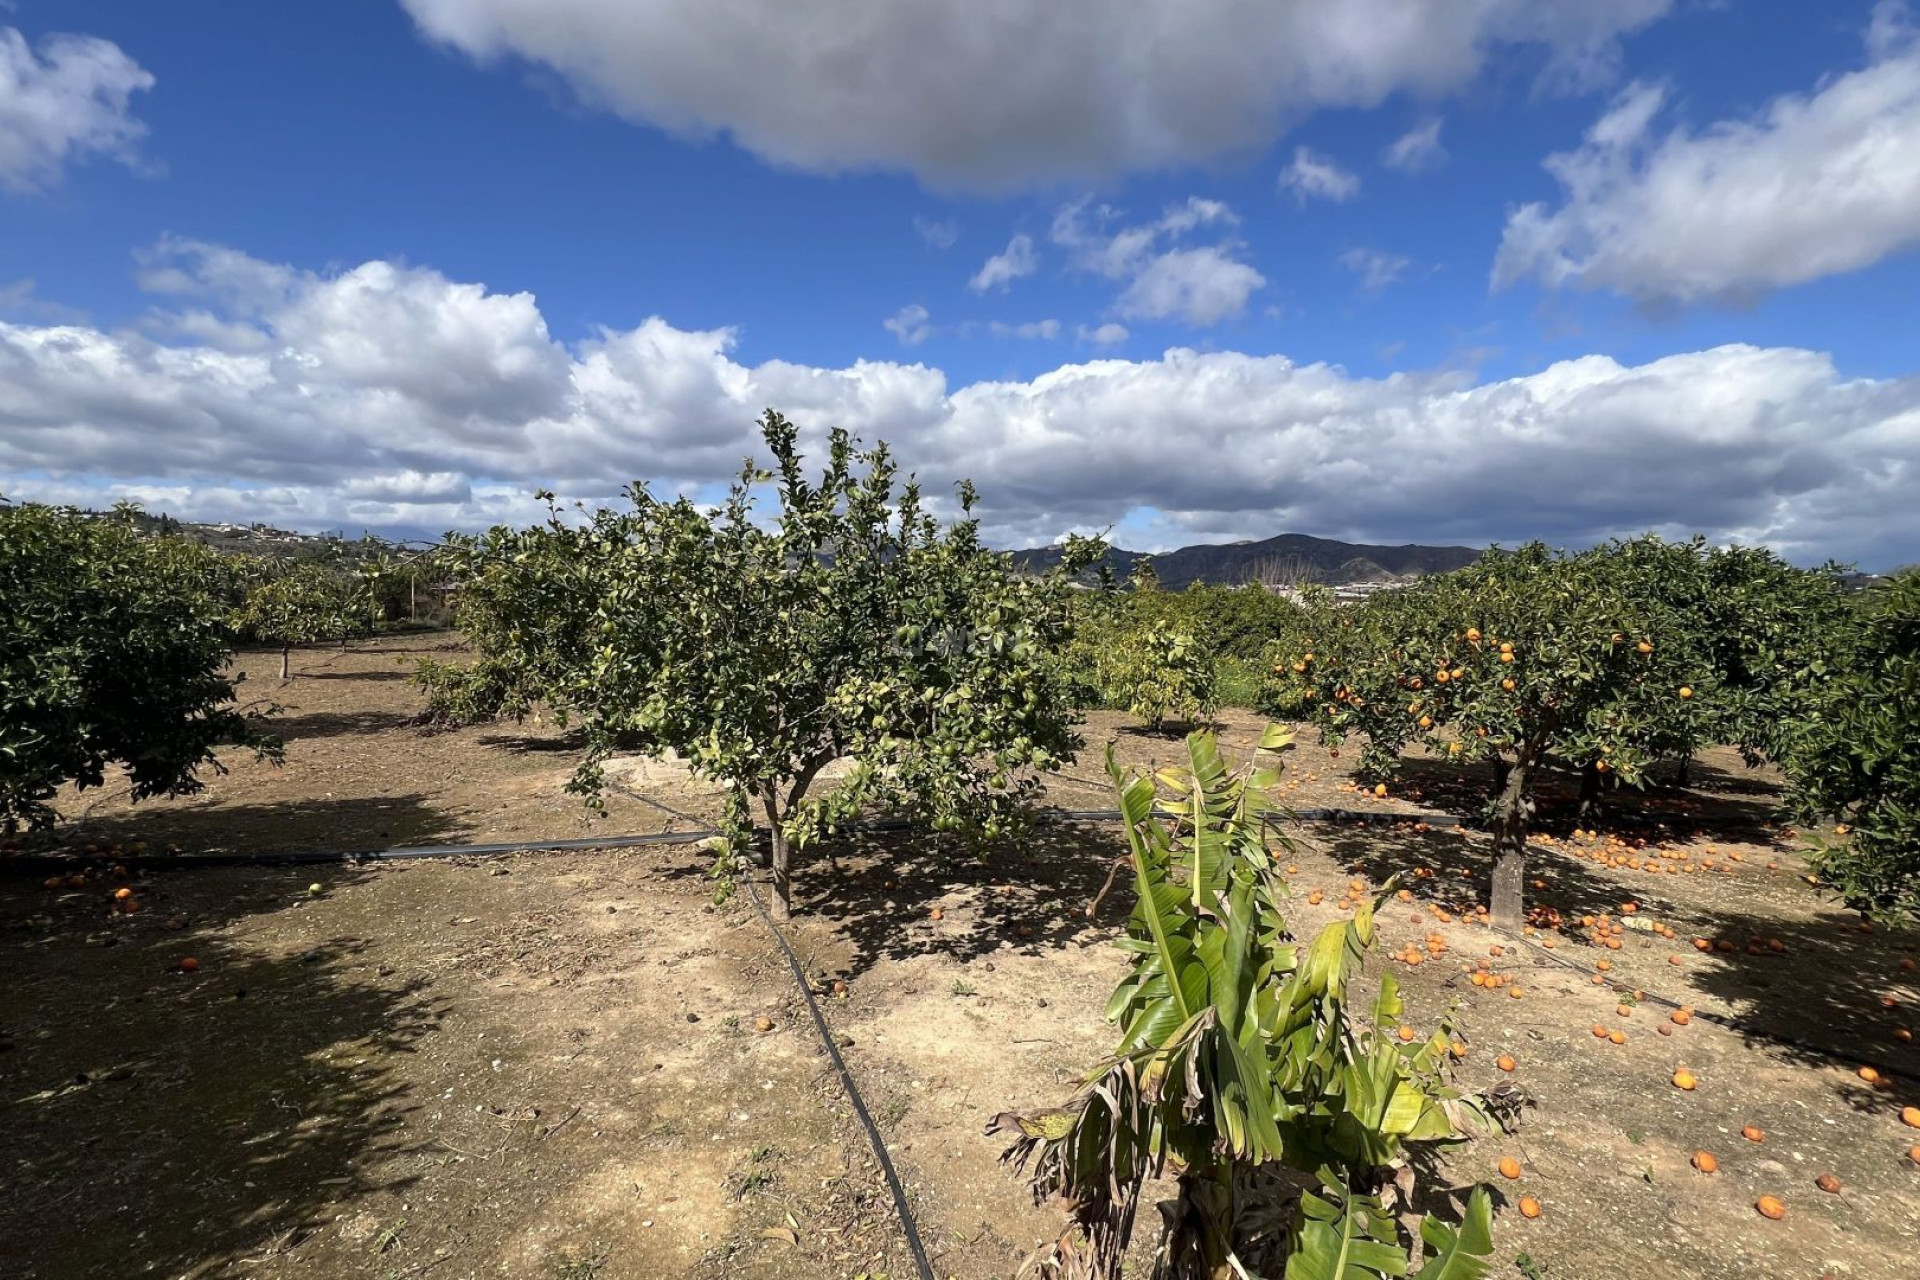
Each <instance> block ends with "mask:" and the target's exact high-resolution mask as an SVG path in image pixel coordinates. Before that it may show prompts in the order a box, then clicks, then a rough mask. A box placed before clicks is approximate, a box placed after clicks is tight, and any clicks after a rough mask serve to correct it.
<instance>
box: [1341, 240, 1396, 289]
mask: <svg viewBox="0 0 1920 1280" xmlns="http://www.w3.org/2000/svg"><path fill="white" fill-rule="evenodd" d="M1338 261H1339V263H1340V265H1341V266H1343V267H1345V268H1346V269H1347V270H1349V271H1351V272H1353V273H1354V274H1355V275H1357V276H1359V277H1360V287H1361V288H1362V289H1365V290H1366V291H1367V292H1368V293H1378V292H1380V291H1381V290H1382V289H1384V288H1386V287H1387V286H1388V285H1390V284H1392V283H1393V282H1394V281H1395V280H1398V279H1399V278H1400V277H1401V276H1402V275H1404V274H1405V273H1406V270H1407V268H1408V267H1410V266H1412V265H1413V260H1412V259H1411V258H1404V257H1401V256H1400V255H1399V254H1397V253H1388V252H1386V251H1385V250H1383V249H1348V250H1347V251H1346V252H1345V253H1342V254H1341V255H1340V257H1339V259H1338Z"/></svg>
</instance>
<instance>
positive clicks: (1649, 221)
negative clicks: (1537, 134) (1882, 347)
mask: <svg viewBox="0 0 1920 1280" xmlns="http://www.w3.org/2000/svg"><path fill="white" fill-rule="evenodd" d="M1898 12H1899V11H1898V10H1897V9H1894V8H1892V7H1889V6H1884V5H1883V6H1882V7H1881V8H1880V9H1879V10H1877V11H1876V24H1875V27H1874V29H1873V31H1872V32H1871V40H1870V46H1871V51H1872V58H1873V60H1872V61H1871V62H1870V63H1869V64H1868V65H1867V66H1865V67H1864V68H1862V69H1860V70H1856V71H1852V72H1849V73H1847V74H1845V75H1840V76H1836V77H1833V78H1831V79H1829V80H1827V81H1825V82H1823V83H1822V85H1821V86H1820V87H1819V88H1818V89H1816V90H1815V91H1814V92H1812V93H1810V94H1787V95H1783V96H1781V97H1778V98H1775V99H1774V100H1773V101H1772V102H1770V103H1768V104H1767V105H1766V106H1765V107H1764V108H1762V109H1761V110H1760V111H1759V112H1757V113H1756V114H1755V115H1754V116H1752V117H1751V118H1746V119H1736V120H1723V121H1720V122H1719V123H1716V124H1714V125H1711V126H1709V127H1707V128H1705V129H1702V130H1698V131H1695V130H1691V129H1687V128H1685V127H1682V126H1676V127H1674V128H1672V129H1671V130H1666V131H1662V130H1660V129H1659V128H1658V127H1657V126H1656V121H1657V120H1658V119H1659V117H1660V115H1661V114H1662V113H1663V111H1664V110H1665V107H1666V105H1667V92H1666V90H1665V89H1664V88H1662V87H1660V86H1656V85H1645V84H1637V85H1634V86H1632V87H1630V88H1629V89H1627V90H1626V91H1624V92H1623V93H1622V94H1621V95H1620V96H1619V98H1618V99H1617V100H1616V101H1615V103H1614V105H1613V107H1612V109H1611V110H1609V111H1608V112H1607V113H1606V115H1604V116H1603V117H1601V119H1600V120H1599V121H1598V122H1597V123H1596V124H1595V125H1594V126H1593V127H1592V128H1591V129H1589V130H1588V131H1587V135H1586V138H1585V140H1584V141H1583V142H1582V143H1581V145H1580V146H1579V147H1578V148H1576V149H1575V150H1573V151H1568V152H1563V153H1561V154H1558V155H1554V156H1552V157H1550V158H1549V159H1548V160H1547V162H1546V164H1547V168H1548V170H1549V171H1550V172H1551V173H1552V174H1553V175H1554V177H1555V178H1556V179H1558V180H1559V183H1560V185H1561V187H1562V188H1563V190H1564V199H1563V202H1562V203H1561V205H1560V206H1559V207H1558V208H1557V209H1551V210H1550V209H1549V208H1548V207H1547V206H1546V205H1545V204H1539V203H1536V204H1529V205H1526V206H1524V207H1522V208H1520V209H1517V210H1515V211H1514V212H1513V213H1512V214H1511V215H1510V216H1509V217H1508V219H1507V225H1506V233H1505V235H1504V236H1503V238H1502V240H1501V244H1500V252H1499V255H1498V257H1497V259H1496V261H1495V263H1494V269H1493V284H1494V287H1495V288H1504V287H1506V286H1509V285H1512V284H1514V283H1516V282H1518V281H1520V280H1522V279H1525V278H1528V277H1534V278H1537V279H1538V280H1539V281H1540V282H1541V283H1543V284H1545V285H1547V286H1549V287H1564V288H1579V289H1605V290H1611V291H1613V292H1616V293H1620V294H1624V295H1626V296H1628V297H1631V298H1634V299H1636V300H1637V301H1639V302H1641V303H1643V304H1647V305H1656V306H1657V305H1662V304H1676V303H1677V304H1685V303H1696V302H1731V303H1741V302H1747V301H1751V300H1753V299H1754V298H1757V297H1758V296H1760V295H1761V294H1764V293H1765V292H1767V291H1768V290H1771V289H1778V288H1783V287H1786V286H1789V285H1795V284H1801V283H1805V282H1806V281H1810V280H1817V279H1820V278H1821V277H1823V276H1830V275H1836V274H1840V273H1843V272H1848V271H1856V270H1859V269H1860V268H1862V267H1865V266H1869V265H1871V264H1872V263H1875V262H1878V261H1880V260H1881V259H1882V258H1885V257H1888V256H1890V255H1892V254H1895V253H1898V252H1900V251H1901V250H1904V249H1908V248H1911V247H1913V246H1914V245H1916V244H1920V41H1916V40H1915V38H1914V35H1913V33H1912V32H1911V31H1910V30H1909V29H1907V28H1905V27H1904V25H1903V24H1901V23H1900V22H1899V21H1898V19H1897V17H1896V16H1895V15H1897V14H1898Z"/></svg>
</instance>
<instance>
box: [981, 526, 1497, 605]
mask: <svg viewBox="0 0 1920 1280" xmlns="http://www.w3.org/2000/svg"><path fill="white" fill-rule="evenodd" d="M1479 557H1480V550H1479V548H1476V547H1423V546H1420V545H1418V544H1415V543H1407V544H1405V545H1403V546H1398V547H1376V546H1369V545H1367V544H1366V543H1359V542H1337V541H1335V540H1333V539H1332V538H1310V537H1308V536H1307V535H1305V534H1302V533H1283V534H1280V535H1278V536H1276V537H1272V538H1265V539H1262V540H1261V541H1259V542H1232V543H1225V544H1216V543H1201V544H1200V545H1198V546H1192V547H1181V548H1180V549H1179V550H1178V551H1168V552H1164V553H1162V554H1160V555H1156V556H1148V555H1146V554H1145V553H1143V552H1139V551H1124V550H1122V549H1120V548H1119V547H1115V548H1113V549H1112V550H1111V551H1109V552H1108V553H1107V564H1108V565H1109V566H1110V567H1111V568H1112V570H1113V575H1114V577H1115V578H1117V579H1119V580H1121V581H1123V582H1124V581H1125V580H1126V578H1127V576H1128V575H1129V574H1131V573H1132V572H1133V566H1134V564H1135V562H1137V561H1139V560H1142V559H1150V560H1152V561H1153V568H1154V572H1155V573H1156V574H1158V575H1159V578H1160V585H1161V586H1162V587H1163V588H1165V589H1166V590H1168V591H1183V590H1185V589H1186V588H1187V587H1188V586H1189V585H1190V584H1192V583H1195V582H1205V583H1212V584H1216V585H1221V586H1233V585H1237V584H1239V583H1243V582H1249V581H1255V580H1258V581H1262V582H1268V583H1271V584H1273V585H1291V584H1295V583H1301V582H1323V583H1326V584H1328V585H1330V586H1340V585H1342V584H1345V583H1349V582H1380V581H1386V580H1390V579H1396V578H1416V577H1419V576H1421V575H1423V574H1429V573H1449V572H1451V571H1453V570H1455V569H1461V568H1465V567H1466V566H1467V565H1470V564H1472V563H1473V562H1474V561H1475V560H1477V559H1479ZM1013 558H1014V561H1015V563H1017V564H1019V565H1021V566H1022V567H1025V568H1031V569H1046V568H1049V567H1051V566H1052V565H1055V564H1057V563H1059V561H1060V549H1059V548H1058V547H1033V548H1029V549H1027V550H1024V551H1015V552H1014V553H1013Z"/></svg>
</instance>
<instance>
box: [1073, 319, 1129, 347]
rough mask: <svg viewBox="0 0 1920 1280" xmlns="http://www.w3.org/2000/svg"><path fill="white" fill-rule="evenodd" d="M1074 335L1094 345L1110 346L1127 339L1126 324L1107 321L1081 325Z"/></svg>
mask: <svg viewBox="0 0 1920 1280" xmlns="http://www.w3.org/2000/svg"><path fill="white" fill-rule="evenodd" d="M1075 336H1076V337H1078V338H1079V339H1080V341H1082V342H1085V343H1088V344H1089V345H1092V346H1096V347H1111V346H1117V345H1118V344H1120V343H1122V342H1125V341H1126V340H1127V336H1128V335H1127V326H1125V325H1123V324H1114V323H1112V322H1111V321H1109V322H1108V323H1106V324H1102V325H1092V326H1089V325H1084V324H1083V325H1081V326H1080V327H1079V329H1078V330H1077V331H1076V333H1075Z"/></svg>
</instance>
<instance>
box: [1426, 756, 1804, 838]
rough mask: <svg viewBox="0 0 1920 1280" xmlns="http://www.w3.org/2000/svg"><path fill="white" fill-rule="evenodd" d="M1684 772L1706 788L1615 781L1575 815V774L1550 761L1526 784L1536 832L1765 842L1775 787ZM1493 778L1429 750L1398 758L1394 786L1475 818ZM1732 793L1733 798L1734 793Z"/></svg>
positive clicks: (1771, 830) (1714, 773) (1707, 770)
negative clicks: (1582, 830) (1585, 830)
mask: <svg viewBox="0 0 1920 1280" xmlns="http://www.w3.org/2000/svg"><path fill="white" fill-rule="evenodd" d="M1690 776H1691V779H1692V780H1693V782H1694V783H1696V784H1698V783H1701V782H1705V783H1706V784H1707V786H1708V788H1709V789H1708V790H1706V791H1702V790H1699V789H1698V788H1697V786H1696V787H1695V788H1694V789H1682V788H1680V787H1677V786H1672V785H1666V784H1660V783H1652V784H1649V785H1648V786H1647V787H1645V788H1642V789H1636V788H1632V787H1615V788H1611V789H1609V790H1607V791H1606V792H1603V793H1602V795H1601V798H1600V800H1599V803H1598V806H1597V808H1596V810H1595V811H1594V812H1593V813H1592V814H1590V815H1589V816H1587V817H1585V818H1583V817H1581V815H1580V774H1579V771H1578V770H1575V769H1571V768H1567V767H1566V766H1565V765H1564V764H1562V763H1560V762H1553V763H1551V764H1550V765H1549V766H1548V767H1547V768H1546V769H1544V770H1543V771H1542V773H1541V775H1540V777H1539V778H1538V779H1537V780H1536V782H1535V784H1534V788H1533V798H1534V803H1535V805H1536V806H1537V807H1538V813H1537V815H1536V817H1535V820H1534V822H1533V828H1534V830H1536V831H1542V832H1547V833H1551V834H1557V835H1566V834H1568V833H1570V832H1572V831H1573V830H1574V829H1575V828H1579V827H1590V828H1594V829H1597V830H1601V831H1612V832H1617V833H1622V834H1627V833H1631V834H1634V835H1642V836H1645V837H1647V838H1649V839H1654V838H1658V839H1682V840H1684V839H1703V840H1724V841H1739V842H1743V843H1749V844H1760V845H1770V844H1774V843H1775V842H1776V841H1777V839H1778V832H1777V831H1776V829H1775V819H1776V817H1777V812H1778V811H1777V806H1776V803H1775V801H1776V800H1777V797H1778V792H1779V788H1778V787H1777V786H1776V785H1774V784H1772V783H1770V782H1768V781H1767V780H1765V779H1764V778H1753V779H1745V778H1741V777H1739V776H1738V775H1735V774H1730V773H1728V772H1726V771H1725V770H1723V769H1720V768H1717V767H1715V766H1713V765H1710V764H1706V763H1703V762H1699V761H1696V762H1695V763H1694V764H1693V766H1692V768H1691V770H1690ZM1493 785H1494V777H1493V773H1492V770H1491V769H1490V768H1489V767H1488V766H1487V765H1485V764H1480V765H1461V764H1452V763H1449V762H1448V761H1446V760H1443V759H1440V758H1438V757H1434V756H1407V757H1404V758H1403V759H1402V760H1401V765H1400V778H1399V781H1398V783H1397V784H1396V785H1395V788H1394V789H1395V791H1396V792H1397V793H1399V794H1401V795H1403V796H1405V797H1406V798H1407V799H1410V800H1413V801H1416V802H1417V803H1420V804H1423V805H1425V806H1427V807H1428V808H1431V809H1433V810H1435V811H1437V812H1440V813H1445V814H1448V815H1450V816H1453V817H1457V818H1460V819H1461V820H1463V821H1470V822H1474V823H1476V824H1477V823H1478V822H1479V820H1480V818H1481V817H1482V815H1483V814H1484V813H1485V812H1486V809H1487V805H1488V803H1489V801H1490V799H1491V798H1492V795H1493ZM1734 797H1738V798H1734Z"/></svg>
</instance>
